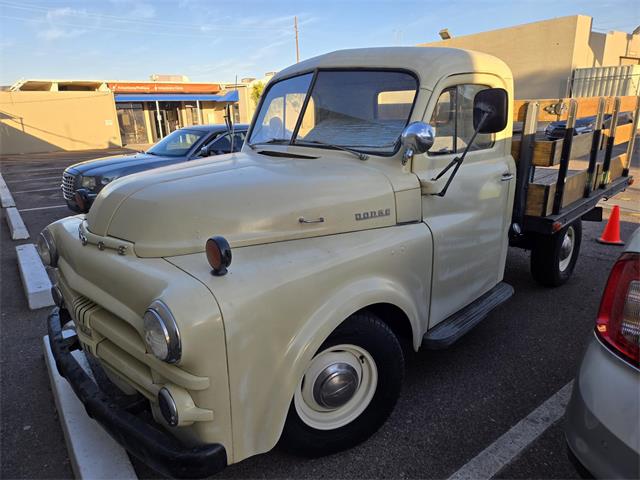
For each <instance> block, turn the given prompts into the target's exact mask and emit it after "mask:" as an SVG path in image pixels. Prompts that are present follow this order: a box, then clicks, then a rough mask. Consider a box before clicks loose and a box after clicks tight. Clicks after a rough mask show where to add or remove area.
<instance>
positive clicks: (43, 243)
mask: <svg viewBox="0 0 640 480" xmlns="http://www.w3.org/2000/svg"><path fill="white" fill-rule="evenodd" d="M36 251H37V252H38V256H39V257H40V260H41V261H42V263H43V264H44V265H45V266H47V267H53V268H55V267H56V266H57V265H58V249H57V248H56V242H55V240H54V239H53V235H52V233H51V232H50V231H49V230H48V229H46V228H45V229H44V230H42V231H41V232H40V234H39V235H38V239H37V240H36Z"/></svg>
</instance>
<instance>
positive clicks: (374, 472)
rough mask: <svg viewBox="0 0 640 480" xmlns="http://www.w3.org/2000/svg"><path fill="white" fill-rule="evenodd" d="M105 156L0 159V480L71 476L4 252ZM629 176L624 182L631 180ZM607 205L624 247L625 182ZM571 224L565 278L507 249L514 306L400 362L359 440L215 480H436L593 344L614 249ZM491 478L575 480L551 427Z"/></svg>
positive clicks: (40, 330) (274, 457)
mask: <svg viewBox="0 0 640 480" xmlns="http://www.w3.org/2000/svg"><path fill="white" fill-rule="evenodd" d="M119 152H122V151H113V152H111V153H119ZM105 154H106V152H104V151H100V152H96V151H94V152H79V153H73V152H72V153H69V152H65V153H54V154H38V155H28V156H27V155H24V156H11V157H4V158H2V159H0V172H1V173H2V175H3V177H4V179H5V181H6V183H7V185H8V186H9V188H10V190H11V192H12V194H13V197H14V199H15V201H16V206H17V208H18V209H19V210H20V212H21V215H22V218H23V220H24V222H25V223H26V225H27V228H28V230H29V232H30V234H31V239H30V240H21V241H13V240H11V238H10V236H9V233H8V229H7V228H6V223H5V219H4V218H3V219H1V220H0V221H1V225H2V227H0V238H1V243H2V245H1V248H0V265H1V267H2V268H1V270H2V273H1V280H0V281H1V285H2V288H1V296H0V301H1V304H2V315H1V317H0V331H1V335H0V362H1V363H0V365H1V372H0V376H1V393H0V403H1V408H0V411H1V412H2V415H1V418H0V435H1V438H2V442H1V446H0V456H1V458H2V462H1V464H2V466H1V472H0V476H1V477H2V478H72V477H73V472H72V469H71V465H70V462H69V458H68V455H67V450H66V446H65V441H64V437H63V435H62V430H61V428H60V425H59V421H58V418H57V414H56V410H55V406H54V402H53V398H52V394H51V390H50V386H49V379H48V376H47V372H46V368H45V365H44V360H43V355H42V343H41V339H42V336H43V335H44V334H45V333H46V327H45V320H46V314H47V309H41V310H37V311H30V310H29V309H28V307H27V303H26V299H25V297H24V294H23V291H22V286H21V282H20V277H19V273H18V268H17V262H16V253H15V246H16V245H20V244H22V243H28V242H33V241H34V238H35V236H36V235H37V234H38V232H39V231H40V230H41V229H42V228H43V227H45V226H46V225H47V224H49V223H50V222H52V221H54V220H56V219H59V218H62V217H64V216H66V215H69V214H71V212H70V211H68V210H67V209H66V206H64V200H63V199H62V197H61V193H60V190H59V184H60V176H61V174H62V170H63V169H64V167H66V166H67V165H69V164H72V163H76V162H78V161H82V160H85V159H89V158H95V157H99V156H104V155H105ZM635 157H636V158H634V163H635V162H637V161H638V158H637V157H638V155H637V154H636V155H635ZM634 173H636V176H638V175H637V173H638V172H637V170H636V171H634ZM621 197H623V198H625V199H626V200H623V202H626V203H625V205H627V206H626V207H625V209H624V211H623V222H622V237H623V239H628V238H629V237H630V235H631V233H632V232H633V230H634V229H635V228H637V226H638V222H639V221H640V216H639V215H638V214H640V208H638V206H639V205H640V190H639V189H638V184H636V185H634V187H632V188H630V189H629V190H627V191H626V192H624V193H623V194H621ZM616 198H617V197H616ZM616 201H617V200H616V199H612V200H611V201H610V203H611V204H615V203H616ZM3 216H4V211H3ZM583 226H584V232H583V243H582V252H581V255H580V259H579V261H578V263H577V266H576V270H575V273H574V277H573V278H572V280H571V281H570V282H569V283H568V284H566V285H564V286H562V287H560V288H557V289H547V288H543V287H540V286H538V285H537V284H535V283H534V282H533V280H532V279H531V276H530V274H529V254H528V253H527V252H524V251H521V250H517V249H511V250H510V252H509V256H508V259H507V269H506V274H505V281H506V282H508V283H510V284H511V285H513V286H514V288H515V291H516V293H515V295H514V297H513V298H512V299H511V300H510V301H508V302H507V303H506V304H504V305H502V306H501V307H499V308H498V309H497V310H496V311H494V312H493V313H492V314H491V315H490V317H489V318H488V319H487V320H486V321H484V322H483V323H481V324H480V325H479V326H478V327H477V328H476V329H474V330H473V331H472V332H470V333H469V334H468V335H466V336H465V337H464V338H463V339H462V340H460V341H459V342H458V343H457V344H455V345H454V346H453V347H451V348H450V349H448V350H443V351H421V352H419V353H411V354H409V355H408V357H407V359H406V364H407V372H406V378H405V383H404V388H403V392H402V395H401V398H400V400H399V402H398V404H397V406H396V409H395V411H394V413H393V414H392V416H391V418H390V419H389V420H388V422H387V423H386V424H385V425H384V427H383V428H382V429H381V430H380V431H379V432H378V433H377V434H376V435H374V436H373V437H372V438H371V439H370V440H369V441H367V442H365V443H364V444H362V445H360V446H358V447H356V448H354V449H352V450H349V451H346V452H342V453H340V454H337V455H333V456H330V457H325V458H320V459H313V460H309V459H301V458H297V457H292V456H290V455H288V454H286V453H284V452H282V451H281V450H279V449H277V448H276V449H275V450H274V451H272V452H269V453H266V454H264V455H260V456H257V457H253V458H250V459H248V460H245V461H244V462H242V463H239V464H237V465H233V466H231V467H229V468H227V469H226V470H225V471H223V472H222V473H220V474H219V475H218V477H219V478H282V477H288V478H289V477H295V478H302V477H304V478H318V477H335V478H447V477H449V476H450V475H451V474H453V473H454V472H456V471H457V470H458V469H460V468H461V467H462V466H463V465H465V464H466V463H467V462H468V461H469V460H470V459H472V458H473V457H475V456H476V455H477V454H478V453H479V452H481V451H482V450H483V449H484V448H486V447H487V446H488V445H490V444H492V443H493V442H494V441H495V440H496V439H497V438H498V437H500V436H501V435H502V434H504V433H505V432H507V431H508V430H509V429H510V428H511V427H512V426H513V425H515V424H516V423H517V422H518V421H520V420H521V419H522V418H524V417H526V416H527V415H528V414H529V413H530V412H531V411H533V410H534V409H535V408H536V407H538V406H539V405H540V404H542V403H543V402H544V401H545V400H547V399H548V398H549V397H551V396H552V395H554V394H555V393H556V392H558V391H559V390H560V389H561V388H562V387H564V386H565V385H566V384H567V383H568V382H569V381H571V380H572V378H573V377H574V375H575V373H576V369H577V366H578V364H579V361H580V357H581V354H582V351H583V348H584V346H585V345H586V342H587V340H588V339H589V338H590V336H591V335H592V334H593V333H592V332H593V326H594V318H595V314H596V311H597V308H598V305H599V302H600V296H601V293H602V290H603V287H604V284H605V282H606V279H607V276H608V273H609V270H610V268H611V266H612V265H613V262H614V261H615V259H616V258H617V257H618V255H619V254H620V251H621V250H620V248H619V247H614V246H606V245H601V244H599V243H597V242H596V241H595V239H596V238H597V237H598V236H599V235H600V233H601V231H602V229H603V226H604V225H603V224H599V223H590V222H585V223H584V224H583ZM133 463H134V466H135V468H136V471H137V473H138V474H139V475H140V476H141V477H153V476H156V475H155V474H154V473H153V472H152V471H150V470H148V469H147V468H146V467H145V466H144V465H142V464H141V463H140V462H137V461H135V460H134V462H133ZM498 477H500V478H579V477H578V475H577V473H576V472H575V470H574V469H573V467H572V466H571V464H570V463H569V461H568V460H567V457H566V454H565V448H564V439H563V434H562V422H561V421H560V422H558V423H557V424H555V425H554V426H552V427H551V428H549V429H548V430H547V431H546V432H545V433H544V434H543V435H542V436H540V437H539V438H538V439H537V440H536V441H535V442H534V443H533V444H531V445H530V446H529V447H528V448H527V449H525V450H524V451H522V452H521V454H520V455H519V456H518V457H517V458H516V459H515V460H514V461H513V462H511V463H510V464H509V465H508V466H507V467H505V468H504V469H503V470H502V471H501V472H499V474H498Z"/></svg>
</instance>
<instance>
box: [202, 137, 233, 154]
mask: <svg viewBox="0 0 640 480" xmlns="http://www.w3.org/2000/svg"><path fill="white" fill-rule="evenodd" d="M208 148H209V152H210V154H211V155H220V154H222V153H229V152H231V142H230V140H229V134H224V135H222V136H221V137H218V138H216V139H215V140H214V141H213V142H211V144H210V145H209V147H208Z"/></svg>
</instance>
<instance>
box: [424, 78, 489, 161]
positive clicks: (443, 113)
mask: <svg viewBox="0 0 640 480" xmlns="http://www.w3.org/2000/svg"><path fill="white" fill-rule="evenodd" d="M487 88H489V87H487V86H485V85H472V84H464V85H458V86H456V87H451V88H447V89H446V90H444V91H443V92H442V93H441V94H440V97H439V98H438V102H437V103H436V106H435V109H434V111H433V115H432V117H431V122H430V123H431V125H432V126H433V127H434V128H435V130H436V138H435V141H434V143H433V147H431V150H429V154H430V155H438V154H440V155H442V154H447V153H461V152H462V151H463V150H464V149H465V148H466V146H467V144H468V142H469V141H470V140H471V137H472V135H473V99H474V98H475V96H476V94H477V93H478V92H479V91H481V90H485V89H487ZM494 138H495V137H494V135H493V134H491V133H482V134H478V136H477V137H476V140H475V142H474V143H473V145H472V146H471V148H470V149H469V151H474V150H482V149H486V148H491V147H492V146H493V144H494Z"/></svg>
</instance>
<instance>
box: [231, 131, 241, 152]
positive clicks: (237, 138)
mask: <svg viewBox="0 0 640 480" xmlns="http://www.w3.org/2000/svg"><path fill="white" fill-rule="evenodd" d="M243 143H244V132H238V133H236V134H234V135H233V151H234V152H239V151H240V150H241V149H242V144H243Z"/></svg>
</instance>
